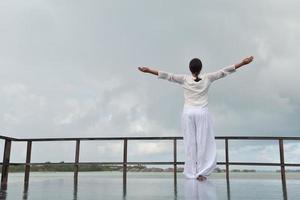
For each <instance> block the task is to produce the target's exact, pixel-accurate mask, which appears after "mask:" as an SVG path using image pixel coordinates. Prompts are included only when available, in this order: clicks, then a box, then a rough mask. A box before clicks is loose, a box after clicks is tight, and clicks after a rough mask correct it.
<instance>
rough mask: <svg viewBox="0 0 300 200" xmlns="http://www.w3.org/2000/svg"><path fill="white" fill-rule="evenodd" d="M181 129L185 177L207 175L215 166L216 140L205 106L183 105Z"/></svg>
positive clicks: (192, 177)
mask: <svg viewBox="0 0 300 200" xmlns="http://www.w3.org/2000/svg"><path fill="white" fill-rule="evenodd" d="M182 131H183V138H184V140H183V141H184V147H185V148H184V149H185V164H184V171H183V174H184V175H185V176H186V178H191V179H194V178H197V177H198V176H199V175H202V176H208V175H210V174H211V173H212V172H213V170H214V169H215V168H216V152H217V151H216V142H215V137H214V133H213V129H212V119H211V116H210V114H209V112H208V108H207V107H195V106H184V109H183V113H182Z"/></svg>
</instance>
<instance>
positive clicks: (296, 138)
mask: <svg viewBox="0 0 300 200" xmlns="http://www.w3.org/2000/svg"><path fill="white" fill-rule="evenodd" d="M215 138H216V139H217V140H224V139H228V140H280V139H281V140H300V137H275V136H217V137H215ZM0 139H4V140H6V139H8V140H12V141H21V142H26V141H40V142H43V141H44V142H46V141H76V140H81V141H84V140H125V139H126V140H174V139H177V140H182V139H183V137H180V136H173V137H168V136H163V137H74V138H71V137H70V138H13V137H7V136H2V135H0Z"/></svg>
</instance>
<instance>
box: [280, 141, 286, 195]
mask: <svg viewBox="0 0 300 200" xmlns="http://www.w3.org/2000/svg"><path fill="white" fill-rule="evenodd" d="M279 153H280V172H281V183H282V192H283V198H284V199H287V188H286V178H285V164H284V148H283V139H279Z"/></svg>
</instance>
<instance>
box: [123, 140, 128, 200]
mask: <svg viewBox="0 0 300 200" xmlns="http://www.w3.org/2000/svg"><path fill="white" fill-rule="evenodd" d="M127 141H128V139H126V138H125V139H124V149H123V195H124V196H126V188H127Z"/></svg>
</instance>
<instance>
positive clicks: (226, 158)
mask: <svg viewBox="0 0 300 200" xmlns="http://www.w3.org/2000/svg"><path fill="white" fill-rule="evenodd" d="M225 165H226V180H227V181H229V153H228V138H226V139H225Z"/></svg>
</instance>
